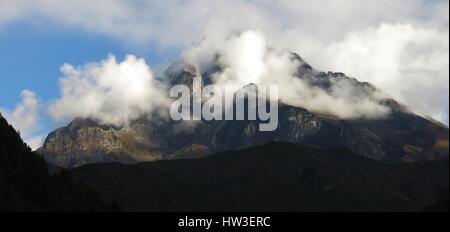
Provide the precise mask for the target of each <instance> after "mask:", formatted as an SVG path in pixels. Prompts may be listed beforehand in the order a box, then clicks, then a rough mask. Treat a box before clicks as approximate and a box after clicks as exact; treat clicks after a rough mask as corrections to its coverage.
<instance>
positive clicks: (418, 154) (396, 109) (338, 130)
mask: <svg viewBox="0 0 450 232" xmlns="http://www.w3.org/2000/svg"><path fill="white" fill-rule="evenodd" d="M291 59H294V60H297V61H298V64H299V65H298V68H297V71H296V74H295V75H296V77H298V78H301V79H303V80H306V81H307V82H308V83H311V85H312V86H314V87H315V88H320V89H323V90H325V91H331V90H330V86H331V85H332V83H335V82H336V81H344V82H345V83H346V84H348V85H351V86H353V87H354V88H355V89H356V91H354V94H355V95H354V96H353V97H359V96H371V95H374V94H375V91H376V88H375V87H374V86H373V85H371V84H370V83H367V82H359V81H358V80H356V79H354V78H350V77H347V76H346V75H345V74H343V73H333V72H328V73H325V72H319V71H317V70H315V69H313V68H312V67H311V66H310V65H309V64H307V63H306V62H305V61H304V60H303V59H302V58H301V57H300V56H298V55H297V54H292V57H291ZM217 70H220V67H218V66H212V67H210V68H209V69H208V70H206V71H204V72H203V73H202V72H201V71H200V70H199V69H198V68H196V67H195V66H192V65H189V64H185V63H182V62H177V63H175V64H173V65H172V66H170V67H169V68H168V69H167V70H166V72H165V75H164V78H162V79H163V80H165V81H166V82H167V85H168V86H173V85H176V84H187V85H189V86H191V84H192V80H193V78H194V77H197V76H199V75H200V73H202V75H201V77H202V81H203V85H207V84H210V83H211V80H212V77H211V75H212V74H213V73H215V72H216V71H217ZM380 104H382V105H384V106H386V107H388V108H389V109H390V110H391V114H389V116H387V117H385V118H379V119H364V118H362V119H346V120H342V119H339V118H337V117H334V116H330V115H323V114H320V113H315V112H311V111H308V110H307V109H304V108H301V107H296V106H293V105H289V104H287V103H285V102H280V107H279V126H278V128H277V129H276V130H275V131H273V132H261V131H259V130H258V125H259V123H260V122H259V121H248V120H244V121H201V122H195V123H194V122H191V123H189V122H173V121H171V120H170V119H167V117H163V116H160V115H152V116H151V117H146V116H144V117H142V118H140V119H138V120H135V121H134V122H131V123H130V125H129V126H128V127H125V128H117V127H114V126H108V125H101V124H99V123H97V122H96V121H94V120H92V119H83V118H77V119H75V120H74V121H73V122H71V123H70V124H69V125H68V126H67V127H63V128H60V129H57V130H56V131H54V132H52V133H50V134H49V135H48V137H47V138H46V140H45V142H44V144H43V146H42V147H41V148H40V149H39V150H38V153H39V154H41V155H42V156H43V157H45V159H46V160H47V161H48V162H51V163H54V164H57V165H59V166H62V167H77V166H80V165H84V164H89V163H98V162H120V163H126V164H133V163H138V162H145V161H155V160H165V159H186V158H199V157H203V156H206V155H210V154H213V153H217V152H221V151H227V150H233V149H242V148H247V147H253V146H257V145H262V144H265V143H267V142H271V141H284V142H291V143H296V144H302V145H306V146H311V147H316V148H337V147H345V148H348V149H350V150H352V151H353V152H354V153H355V154H357V155H361V156H364V157H369V158H372V159H375V160H380V161H384V162H388V163H400V162H415V161H421V160H439V159H445V158H448V154H449V131H448V128H447V127H445V126H443V125H441V124H439V123H436V122H434V121H432V120H429V119H426V118H423V117H420V116H418V115H415V114H414V113H412V112H410V111H408V110H407V109H406V108H405V107H404V106H402V105H401V104H399V103H397V102H396V101H395V100H393V99H389V98H385V99H382V100H380Z"/></svg>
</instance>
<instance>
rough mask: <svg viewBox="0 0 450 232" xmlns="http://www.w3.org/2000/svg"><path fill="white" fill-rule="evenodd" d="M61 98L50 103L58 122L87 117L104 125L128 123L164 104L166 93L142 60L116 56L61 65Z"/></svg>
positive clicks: (50, 111) (53, 116) (124, 124)
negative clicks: (76, 64)
mask: <svg viewBox="0 0 450 232" xmlns="http://www.w3.org/2000/svg"><path fill="white" fill-rule="evenodd" d="M61 72H62V73H63V77H61V79H60V90H61V97H60V98H59V99H57V100H56V101H54V102H53V103H51V105H50V107H49V113H50V115H51V116H52V118H53V119H54V120H56V121H61V120H71V119H73V118H75V117H85V118H92V119H96V120H99V121H100V122H101V123H103V124H110V125H115V126H126V125H127V124H128V123H129V122H130V121H132V120H135V119H138V118H139V117H141V116H142V115H147V114H150V113H151V112H152V111H153V110H154V109H155V108H156V107H160V106H161V105H163V104H165V98H164V96H165V94H166V93H165V92H163V88H162V86H160V85H159V83H158V82H157V81H155V79H154V77H153V74H152V71H151V70H150V67H149V66H148V65H147V64H146V63H145V61H144V60H143V59H138V58H136V57H135V56H133V55H128V56H126V57H125V59H124V60H123V61H122V62H120V63H118V62H117V61H116V58H115V57H114V56H113V55H110V56H109V57H108V58H107V59H106V60H102V61H100V62H98V63H91V64H86V65H84V66H81V67H77V68H75V67H73V66H72V65H69V64H65V65H64V66H62V67H61Z"/></svg>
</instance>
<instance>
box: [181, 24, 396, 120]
mask: <svg viewBox="0 0 450 232" xmlns="http://www.w3.org/2000/svg"><path fill="white" fill-rule="evenodd" d="M212 44H213V43H211V42H208V40H204V41H202V43H200V44H199V45H197V46H195V47H193V48H191V49H190V50H188V52H187V53H185V59H186V62H198V63H202V62H203V63H212V62H216V63H215V65H219V66H220V67H221V70H220V71H218V72H216V73H213V74H212V79H213V82H214V84H216V85H219V86H222V87H223V88H224V89H225V90H227V89H226V88H227V87H228V86H237V87H243V86H245V85H247V84H250V83H255V84H264V85H276V86H278V88H279V93H280V99H281V100H282V101H283V102H285V103H287V104H290V105H295V106H299V107H304V108H306V109H308V110H311V111H313V112H318V113H324V114H329V115H333V116H336V117H339V118H342V119H350V118H371V119H372V118H380V117H384V116H386V115H387V114H389V113H390V110H389V109H388V108H387V107H385V106H383V105H382V104H381V103H380V101H381V100H382V99H383V97H385V95H383V94H382V93H380V92H379V91H377V90H375V89H372V88H369V87H365V86H360V85H358V84H357V83H354V81H352V80H348V79H338V78H336V79H335V80H333V81H331V85H330V86H329V88H328V89H325V88H321V87H318V86H316V85H313V84H312V83H310V82H309V81H308V79H301V78H298V77H297V76H296V75H295V73H296V71H297V68H298V67H299V66H300V65H301V64H302V63H300V62H302V61H299V60H296V59H292V54H291V53H290V52H288V51H285V50H278V49H275V48H273V46H271V43H270V41H267V39H266V37H265V36H264V35H263V34H262V33H261V32H258V31H245V32H243V33H240V34H238V35H236V36H234V37H231V38H229V39H228V40H226V41H224V42H220V46H211V45H212ZM212 47H215V48H217V50H213V49H212ZM217 55H218V58H217V57H216V56H217ZM205 60H206V62H205ZM208 60H210V62H208ZM211 60H213V61H211ZM198 63H197V65H198ZM205 68H206V67H205ZM203 71H205V70H203ZM228 90H229V91H236V88H232V89H228Z"/></svg>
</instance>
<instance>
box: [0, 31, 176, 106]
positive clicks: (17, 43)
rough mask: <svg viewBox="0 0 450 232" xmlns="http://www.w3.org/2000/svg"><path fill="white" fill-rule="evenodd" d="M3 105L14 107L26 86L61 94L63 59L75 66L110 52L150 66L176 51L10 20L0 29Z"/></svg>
mask: <svg viewBox="0 0 450 232" xmlns="http://www.w3.org/2000/svg"><path fill="white" fill-rule="evenodd" d="M0 51H1V52H0V70H2V74H1V75H2V88H1V92H0V106H2V107H3V108H14V106H15V104H16V103H17V102H18V101H19V100H20V99H19V94H20V92H21V91H22V90H23V89H30V90H33V91H35V92H36V93H38V95H39V96H40V98H41V99H42V100H43V101H46V100H50V99H55V98H57V97H58V95H59V87H58V79H59V77H60V76H61V73H60V70H59V69H60V67H61V66H62V65H63V64H64V63H69V64H72V65H74V66H79V65H83V64H86V63H88V62H97V61H99V60H102V59H105V58H106V56H107V55H108V54H109V53H112V54H114V55H115V56H116V57H117V58H118V59H119V60H121V59H122V58H123V57H124V56H125V55H126V54H135V55H136V56H139V57H143V58H144V59H145V60H146V61H147V62H148V64H150V65H151V66H153V65H155V66H158V65H161V64H164V63H166V62H168V60H171V59H176V51H165V52H162V51H161V50H157V49H151V48H142V47H140V48H136V47H135V48H133V47H131V46H126V45H124V44H123V43H121V42H119V41H117V40H116V39H113V38H110V37H108V36H101V35H98V34H97V35H96V34H92V33H86V32H85V31H82V30H77V29H75V30H74V29H67V30H52V29H47V30H41V29H38V28H36V26H35V25H33V24H28V23H16V24H11V25H9V26H8V27H7V28H4V29H3V30H2V31H1V32H0Z"/></svg>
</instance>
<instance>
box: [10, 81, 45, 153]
mask: <svg viewBox="0 0 450 232" xmlns="http://www.w3.org/2000/svg"><path fill="white" fill-rule="evenodd" d="M20 96H21V101H20V102H19V103H17V105H16V108H15V109H14V110H11V111H10V110H7V109H1V111H2V112H3V113H4V116H5V118H6V120H8V122H9V123H10V124H11V125H12V126H13V127H14V128H15V129H16V130H18V131H19V132H20V135H21V137H22V138H23V139H24V140H25V142H26V143H27V144H28V146H30V147H31V148H32V149H37V148H39V147H40V146H41V145H42V143H43V139H44V136H43V135H37V134H36V133H37V132H38V130H39V128H38V125H39V107H40V102H39V99H38V97H37V95H36V94H35V93H34V92H32V91H30V90H23V91H22V92H21V94H20Z"/></svg>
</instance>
